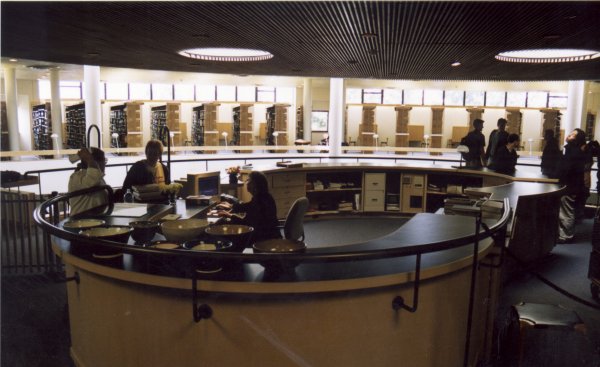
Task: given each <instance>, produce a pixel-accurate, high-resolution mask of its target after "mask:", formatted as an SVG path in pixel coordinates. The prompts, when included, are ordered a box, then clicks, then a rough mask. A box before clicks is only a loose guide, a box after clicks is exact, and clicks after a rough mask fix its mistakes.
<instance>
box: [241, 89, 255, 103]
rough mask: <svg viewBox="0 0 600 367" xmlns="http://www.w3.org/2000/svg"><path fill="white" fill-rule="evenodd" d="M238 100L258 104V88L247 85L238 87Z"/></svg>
mask: <svg viewBox="0 0 600 367" xmlns="http://www.w3.org/2000/svg"><path fill="white" fill-rule="evenodd" d="M237 100H238V101H239V102H256V87H254V86H245V85H241V86H239V87H237Z"/></svg>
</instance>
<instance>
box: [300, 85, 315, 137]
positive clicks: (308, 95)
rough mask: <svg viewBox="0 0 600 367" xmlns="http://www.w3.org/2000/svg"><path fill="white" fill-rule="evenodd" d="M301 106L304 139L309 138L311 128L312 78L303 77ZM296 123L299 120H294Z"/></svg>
mask: <svg viewBox="0 0 600 367" xmlns="http://www.w3.org/2000/svg"><path fill="white" fill-rule="evenodd" d="M302 106H303V107H304V117H303V119H304V121H302V124H303V126H304V137H303V138H304V140H308V141H310V140H311V137H312V130H311V128H312V127H311V124H310V121H311V115H312V79H310V78H304V87H303V89H302ZM296 123H297V124H299V123H300V121H296Z"/></svg>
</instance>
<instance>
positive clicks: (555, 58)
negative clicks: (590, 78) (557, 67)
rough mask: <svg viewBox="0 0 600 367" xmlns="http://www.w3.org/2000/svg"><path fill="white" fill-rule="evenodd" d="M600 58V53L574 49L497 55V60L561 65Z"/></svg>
mask: <svg viewBox="0 0 600 367" xmlns="http://www.w3.org/2000/svg"><path fill="white" fill-rule="evenodd" d="M597 57H600V52H598V51H592V50H573V49H543V50H521V51H507V52H501V53H499V54H498V55H496V59H498V60H500V61H507V62H520V63H536V64H541V63H559V62H574V61H584V60H591V59H595V58H597Z"/></svg>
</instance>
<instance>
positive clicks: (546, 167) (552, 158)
mask: <svg viewBox="0 0 600 367" xmlns="http://www.w3.org/2000/svg"><path fill="white" fill-rule="evenodd" d="M544 142H545V144H546V145H544V150H543V151H542V163H541V164H540V168H541V169H542V174H543V175H546V176H548V177H552V178H554V177H556V166H557V164H558V161H559V160H560V157H561V154H560V149H558V141H557V139H556V137H554V130H552V129H547V130H545V131H544Z"/></svg>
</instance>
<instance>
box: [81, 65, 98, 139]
mask: <svg viewBox="0 0 600 367" xmlns="http://www.w3.org/2000/svg"><path fill="white" fill-rule="evenodd" d="M83 99H84V101H85V127H86V131H87V130H89V128H90V126H92V125H96V126H98V129H100V132H102V110H101V104H100V67H99V66H90V65H84V66H83ZM95 130H96V129H93V130H92V132H91V133H90V140H91V141H89V142H88V144H89V146H90V147H95V146H97V144H98V143H97V141H98V138H97V131H95ZM101 147H102V137H100V147H99V148H101Z"/></svg>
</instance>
